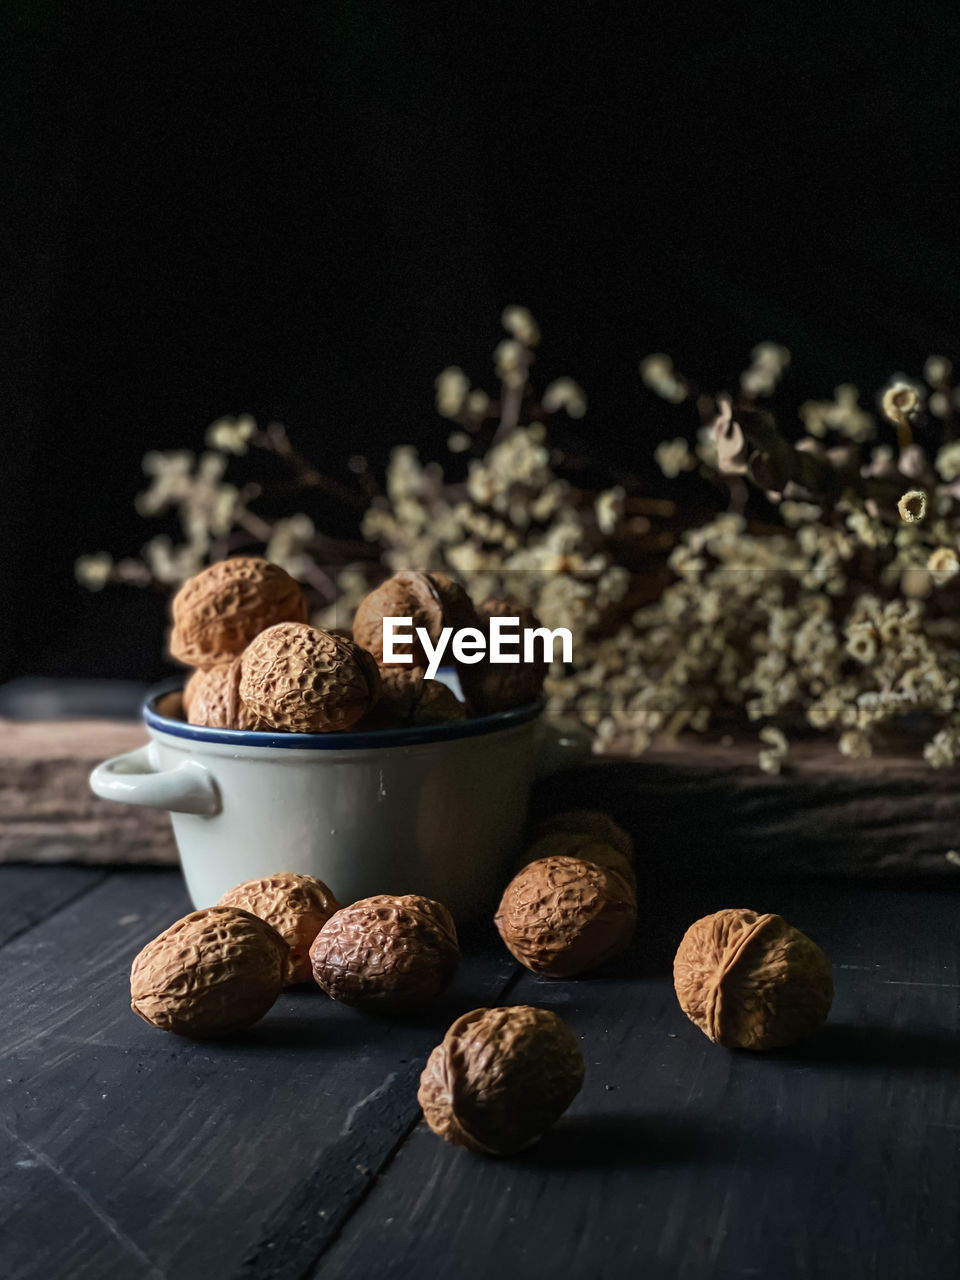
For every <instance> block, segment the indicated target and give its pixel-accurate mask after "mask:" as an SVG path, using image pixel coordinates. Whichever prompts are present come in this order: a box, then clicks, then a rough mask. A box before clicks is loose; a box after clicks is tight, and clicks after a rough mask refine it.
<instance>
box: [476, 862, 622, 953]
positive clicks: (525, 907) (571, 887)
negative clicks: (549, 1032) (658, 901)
mask: <svg viewBox="0 0 960 1280" xmlns="http://www.w3.org/2000/svg"><path fill="white" fill-rule="evenodd" d="M636 921H637V903H636V898H635V897H634V894H633V890H632V889H631V887H630V885H629V884H628V883H627V882H626V881H625V880H624V878H623V876H622V875H619V874H618V873H617V872H616V871H611V870H608V869H607V868H605V867H600V866H597V865H596V864H595V863H592V862H584V861H583V860H582V859H580V858H568V857H547V858H540V859H539V860H538V861H536V862H531V863H530V864H529V865H528V866H526V867H524V868H523V870H522V871H519V872H518V873H517V874H516V875H515V876H514V878H513V879H512V880H511V881H510V883H509V884H508V885H507V888H506V890H505V892H504V895H503V898H502V899H501V901H500V906H499V907H498V909H497V914H496V916H495V917H494V923H495V924H496V926H497V930H498V931H499V933H500V937H501V938H502V939H503V942H504V945H505V946H506V948H507V950H508V951H509V952H510V953H511V954H512V955H513V956H514V957H515V958H516V959H517V960H519V961H520V963H521V964H522V965H525V966H526V968H528V969H530V970H531V971H532V972H533V973H542V974H545V975H546V976H547V977H550V978H573V977H576V976H577V974H580V973H586V972H587V971H588V970H589V969H595V968H597V966H598V965H601V964H603V963H604V962H605V961H607V960H609V959H610V958H611V956H614V955H616V954H617V953H618V952H620V951H622V950H623V949H624V948H625V947H626V946H627V945H628V944H629V942H630V937H631V935H632V934H633V930H634V926H635V924H636Z"/></svg>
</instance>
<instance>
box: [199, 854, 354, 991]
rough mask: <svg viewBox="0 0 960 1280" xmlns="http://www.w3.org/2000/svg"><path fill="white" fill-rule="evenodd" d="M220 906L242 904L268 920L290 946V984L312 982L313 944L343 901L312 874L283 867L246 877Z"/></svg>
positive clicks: (224, 896) (288, 982)
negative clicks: (284, 869) (300, 872)
mask: <svg viewBox="0 0 960 1280" xmlns="http://www.w3.org/2000/svg"><path fill="white" fill-rule="evenodd" d="M217 906H218V907H239V908H240V909H241V910H242V911H250V912H252V914H253V915H255V916H259V917H260V919H261V920H266V922H267V924H268V925H270V926H271V928H273V929H276V931H277V933H279V935H280V937H281V938H283V940H284V941H285V942H286V944H287V946H288V947H289V950H290V954H289V966H288V970H287V985H288V986H289V985H290V984H292V983H295V982H309V981H310V978H311V977H312V974H311V970H310V944H311V943H312V942H313V940H314V938H315V937H316V936H317V934H318V933H319V932H320V930H321V929H322V928H323V926H324V925H325V924H326V923H327V921H328V920H329V919H330V917H331V916H332V915H333V913H334V912H335V911H338V910H339V909H340V904H339V903H338V902H337V900H336V898H335V897H334V896H333V894H332V893H331V892H330V890H329V889H328V888H327V886H326V885H325V884H324V883H323V881H322V880H315V879H314V877H313V876H301V875H297V874H296V873H295V872H293V871H280V872H278V873H277V874H276V875H273V876H265V877H263V879H260V880H245V881H244V883H243V884H238V885H236V887H235V888H233V889H228V890H227V892H226V893H225V894H224V895H223V897H222V898H221V899H220V901H219V902H218V903H217Z"/></svg>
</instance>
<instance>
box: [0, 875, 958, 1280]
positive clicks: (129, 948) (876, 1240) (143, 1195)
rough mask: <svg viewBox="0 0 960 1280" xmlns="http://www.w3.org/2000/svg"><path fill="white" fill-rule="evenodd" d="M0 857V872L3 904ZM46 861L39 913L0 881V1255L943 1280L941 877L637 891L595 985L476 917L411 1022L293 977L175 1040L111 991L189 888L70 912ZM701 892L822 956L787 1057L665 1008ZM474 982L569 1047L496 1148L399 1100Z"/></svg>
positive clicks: (110, 1263)
mask: <svg viewBox="0 0 960 1280" xmlns="http://www.w3.org/2000/svg"><path fill="white" fill-rule="evenodd" d="M19 874H20V869H18V868H17V869H15V868H0V901H3V900H4V895H5V889H6V886H7V885H8V884H10V883H18V884H21V888H22V882H20V881H17V880H15V879H14V878H15V877H18V876H19ZM37 874H41V875H45V876H48V877H50V881H51V887H50V889H49V890H48V893H47V902H48V904H49V911H50V914H49V915H48V916H47V918H46V919H45V920H44V921H42V922H39V923H34V921H35V920H36V916H37V914H38V913H39V912H40V911H41V910H42V908H41V907H40V906H38V900H37V898H36V896H34V897H33V899H30V900H28V899H29V895H27V896H26V897H24V895H23V894H22V892H21V890H18V894H17V895H14V894H10V895H7V898H6V900H7V901H8V902H11V903H12V902H13V901H14V897H15V896H18V895H19V900H20V901H21V903H22V910H21V917H20V928H21V931H20V932H19V933H18V936H16V937H14V938H13V940H12V941H10V942H9V943H8V944H7V945H6V946H0V1007H2V1008H3V1009H4V1018H3V1020H2V1022H0V1151H2V1155H0V1274H2V1275H4V1276H6V1275H9V1276H16V1277H17V1280H34V1278H36V1280H40V1277H43V1280H48V1277H49V1276H50V1275H69V1276H70V1277H71V1280H114V1277H116V1280H140V1278H141V1277H150V1278H151V1280H192V1277H195V1276H196V1277H203V1280H210V1277H214V1276H215V1277H217V1280H221V1278H223V1280H231V1278H232V1277H237V1280H241V1278H243V1280H255V1278H257V1277H259V1278H261V1280H299V1278H300V1277H303V1276H305V1275H315V1276H320V1277H323V1278H324V1280H357V1278H358V1277H365V1276H368V1275H369V1276H372V1275H376V1276H378V1277H386V1278H387V1280H390V1278H391V1277H397V1278H398V1280H399V1277H408V1276H412V1275H418V1274H423V1273H427V1274H440V1275H447V1274H449V1275H455V1276H457V1277H458V1280H459V1277H463V1278H464V1280H473V1277H477V1278H479V1277H488V1276H490V1275H496V1274H498V1273H499V1274H501V1275H503V1276H505V1277H507V1276H513V1275H522V1276H524V1277H525V1280H526V1277H530V1278H531V1280H539V1278H540V1277H547V1276H552V1275H557V1274H565V1275H570V1276H574V1277H579V1276H584V1277H590V1278H591V1280H593V1278H594V1277H597V1278H598V1280H619V1278H620V1277H624V1278H626V1277H630V1278H631V1280H632V1278H633V1277H635V1276H637V1275H644V1276H650V1277H652V1278H653V1280H659V1278H660V1277H663V1278H664V1280H667V1278H669V1280H674V1277H677V1278H678V1280H726V1278H727V1277H729V1278H730V1280H733V1278H734V1277H743V1276H751V1275H753V1276H759V1277H765V1276H768V1275H777V1274H780V1275H786V1276H790V1277H791V1278H792V1277H797V1278H798V1280H802V1278H804V1277H810V1278H811V1280H819V1278H820V1277H822V1276H828V1275H829V1276H832V1275H843V1276H844V1277H846V1278H847V1280H861V1278H862V1280H888V1278H889V1280H902V1277H904V1276H908V1275H923V1276H924V1277H925V1280H946V1277H950V1278H951V1280H952V1278H953V1276H955V1274H956V1256H957V1249H958V1245H960V1141H958V1136H960V1087H958V1086H960V940H958V938H960V935H958V930H957V927H956V921H957V911H958V907H960V893H958V892H957V891H956V890H955V889H953V888H951V887H949V886H936V887H927V888H922V889H921V888H913V889H903V888H894V887H892V886H879V885H870V886H864V885H851V884H846V885H845V884H837V883H834V884H829V885H826V884H813V883H810V882H806V883H781V884H777V885H772V884H770V883H769V882H767V883H763V884H746V883H744V884H741V885H739V886H738V887H737V889H736V891H735V893H734V894H733V895H731V893H730V890H729V886H727V887H724V886H723V885H708V884H705V883H702V882H701V883H698V884H694V885H690V886H687V887H686V888H684V889H677V888H672V889H669V890H659V891H655V890H648V894H647V898H646V900H645V903H644V911H643V913H642V918H643V926H642V929H641V932H640V934H639V935H638V939H637V944H636V946H635V947H634V949H633V950H632V952H631V953H630V954H629V955H628V956H626V957H625V958H623V959H622V960H621V961H619V962H617V963H616V964H615V965H614V966H613V967H612V968H611V969H610V970H609V971H607V972H606V973H604V974H603V975H602V976H599V977H595V978H592V979H583V980H580V981H578V982H549V981H546V980H542V979H535V978H533V977H532V976H530V975H528V974H525V973H523V971H521V970H519V969H517V968H516V967H515V966H514V965H513V964H512V963H511V962H510V961H509V960H508V958H507V957H506V956H505V953H504V952H503V950H502V949H501V948H500V947H499V945H498V944H497V943H496V941H495V939H494V938H493V935H492V933H491V932H490V931H489V930H487V931H482V930H481V931H478V932H477V933H475V934H474V935H471V936H469V937H467V938H465V939H464V953H465V964H464V969H463V972H462V974H461V976H460V979H459V980H458V984H457V988H456V990H455V992H454V993H453V994H452V995H451V997H450V998H449V999H447V1000H445V1001H444V1004H443V1007H442V1008H440V1009H437V1010H435V1011H434V1012H433V1013H432V1014H431V1015H430V1016H429V1017H423V1018H419V1019H414V1020H398V1021H389V1020H381V1019H367V1018H364V1017H362V1016H360V1015H357V1014H353V1013H351V1012H350V1011H348V1010H345V1009H342V1008H340V1007H338V1006H335V1005H333V1004H332V1003H331V1002H329V1001H327V1000H325V999H324V998H323V997H322V996H320V995H319V993H315V992H312V991H305V992H291V993H289V994H287V995H284V996H283V997H281V1000H280V1002H278V1004H277V1006H276V1007H275V1008H274V1010H273V1011H271V1013H270V1014H269V1015H268V1017H267V1019H265V1021H264V1022H263V1023H262V1024H260V1026H259V1027H258V1028H255V1029H254V1030H253V1031H251V1032H249V1033H247V1034H246V1035H245V1036H240V1037H236V1038H234V1039H233V1040H231V1041H229V1042H224V1043H220V1044H215V1045H214V1044H211V1045H195V1044H191V1043H189V1042H185V1041H180V1040H177V1039H176V1038H174V1037H170V1036H164V1035H162V1034H161V1033H159V1032H156V1031H154V1030H152V1029H151V1028H149V1027H147V1026H146V1025H144V1024H143V1023H141V1022H140V1021H139V1020H138V1019H136V1018H135V1017H134V1015H133V1014H131V1013H130V1012H129V1009H128V1005H127V969H128V965H129V961H130V958H131V956H132V955H133V954H134V952H135V951H136V950H137V949H138V948H139V946H140V945H141V944H142V943H143V942H144V941H145V940H147V939H148V938H149V937H150V936H152V935H153V934H154V933H155V932H157V931H158V930H159V929H160V928H161V927H163V926H164V925H166V924H167V923H168V922H169V921H170V920H171V918H173V917H174V916H176V915H177V914H179V913H180V912H182V911H184V910H186V908H187V905H188V904H187V901H186V897H185V894H184V891H183V888H182V885H181V883H180V880H179V877H178V876H177V875H176V874H175V873H173V872H169V871H159V870H155V871H150V870H142V871H133V870H131V871H121V872H114V873H111V874H110V875H109V876H107V877H105V878H104V879H103V880H102V882H101V883H99V884H98V885H96V886H95V887H93V888H91V889H89V890H88V891H87V892H85V893H83V896H76V897H74V898H73V900H72V901H70V900H69V899H70V895H71V894H77V893H81V892H82V889H81V887H80V885H79V882H78V881H76V880H75V879H63V877H64V876H67V875H71V874H72V869H63V868H45V869H42V870H38V871H37ZM81 874H90V875H96V874H99V873H97V872H82V873H81ZM722 905H750V906H753V907H756V908H758V909H760V910H764V909H773V910H780V911H782V912H783V913H784V914H785V915H787V917H788V918H789V919H791V920H793V921H795V922H796V923H797V924H798V925H799V926H801V927H803V928H805V929H807V930H808V931H809V932H810V933H811V934H812V935H813V936H814V937H816V938H817V939H818V940H819V941H820V942H822V943H823V945H824V946H825V947H826V948H827V949H828V950H829V951H830V952H831V954H832V957H833V960H834V966H835V978H836V989H837V992H836V1000H835V1004H834V1010H833V1013H832V1017H831V1022H830V1024H829V1025H828V1027H827V1029H826V1030H825V1031H824V1032H823V1033H822V1034H821V1036H820V1037H819V1038H817V1039H816V1040H814V1041H812V1042H811V1043H810V1044H809V1045H808V1046H806V1047H805V1048H801V1049H798V1050H795V1051H792V1052H782V1053H777V1054H771V1055H750V1054H736V1053H734V1054H731V1053H728V1052H726V1051H725V1050H722V1049H718V1048H716V1047H715V1046H712V1045H710V1044H709V1043H708V1042H707V1041H706V1040H705V1039H704V1038H703V1037H702V1036H701V1035H700V1033H699V1032H697V1031H696V1030H695V1029H694V1028H693V1027H692V1026H691V1025H690V1024H689V1023H688V1022H687V1021H686V1019H685V1018H684V1017H683V1015H682V1014H681V1013H680V1011H679V1009H678V1007H677V1005H676V1002H675V999H674V997H673V995H672V991H671V986H670V977H669V973H670V962H671V958H672V954H673V950H674V948H675V946H676V942H677V939H678V938H679V936H680V935H681V934H682V931H683V929H684V928H685V926H686V925H687V924H688V923H689V922H690V920H691V919H693V918H694V917H695V916H697V915H699V914H703V913H704V912H706V911H710V910H714V909H716V908H717V907H719V906H722ZM15 914H16V912H15V910H13V909H12V910H11V913H10V916H9V918H10V919H11V920H12V919H13V918H14V916H15ZM14 931H15V932H16V930H14ZM483 1003H536V1004H541V1005H545V1006H547V1007H550V1008H554V1009H556V1010H557V1011H558V1012H560V1013H561V1014H562V1016H563V1017H565V1018H567V1019H568V1021H569V1022H570V1024H571V1025H572V1026H573V1027H574V1029H575V1031H576V1032H577V1033H578V1034H579V1035H580V1037H581V1038H582V1041H583V1045H584V1054H585V1057H586V1060H587V1082H586V1084H585V1087H584V1090H583V1092H582V1093H581V1095H580V1097H579V1098H578V1099H577V1101H576V1103H575V1104H574V1106H573V1107H572V1108H571V1111H570V1112H569V1113H568V1115H567V1117H565V1118H564V1119H563V1121H561V1123H560V1125H559V1126H558V1127H557V1128H556V1130H554V1132H553V1133H552V1134H551V1135H550V1136H549V1137H548V1138H547V1139H546V1140H545V1142H544V1143H543V1144H542V1145H541V1146H540V1147H539V1148H535V1149H533V1150H531V1151H530V1152H528V1153H526V1154H524V1155H523V1156H521V1157H519V1158H517V1159H515V1160H511V1161H493V1160H483V1159H477V1158H474V1157H471V1156H470V1155H469V1154H468V1153H466V1152H463V1151H459V1150H456V1149H453V1148H450V1147H447V1146H446V1145H445V1144H443V1143H441V1142H440V1141H439V1140H438V1139H436V1138H435V1137H434V1136H433V1135H432V1134H430V1133H429V1132H428V1131H427V1130H426V1129H425V1127H424V1126H423V1124H422V1122H421V1121H419V1113H418V1110H417V1106H416V1100H415V1092H416V1084H417V1078H418V1076H419V1072H420V1069H421V1067H422V1064H423V1061H424V1059H425V1057H426V1054H427V1052H428V1050H429V1048H430V1047H431V1046H432V1045H433V1043H435V1041H436V1040H437V1039H438V1038H439V1035H440V1033H441V1031H442V1029H443V1028H444V1026H445V1025H446V1024H447V1022H448V1021H449V1020H450V1019H451V1018H452V1017H453V1016H454V1015H455V1014H456V1013H458V1012H460V1011H462V1010H463V1009H466V1008H469V1007H472V1006H474V1005H476V1004H483Z"/></svg>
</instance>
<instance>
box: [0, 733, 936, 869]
mask: <svg viewBox="0 0 960 1280" xmlns="http://www.w3.org/2000/svg"><path fill="white" fill-rule="evenodd" d="M144 739H145V734H144V731H143V729H142V727H140V726H139V725H135V724H126V723H123V722H117V721H70V720H66V721H60V722H48V723H32V724H21V723H13V722H10V721H0V862H15V861H27V862H86V863H102V864H118V863H121V864H122V863H141V864H151V863H154V864H171V863H175V862H176V860H177V854H176V847H175V845H174V841H173V836H172V833H171V829H170V820H169V817H168V815H167V814H166V813H163V812H160V811H159V810H153V809H146V808H134V807H132V806H129V807H128V806H126V805H121V804H114V803H111V802H110V801H106V800H100V799H98V798H97V797H96V796H94V795H93V794H92V793H91V791H90V788H89V786H88V785H87V775H88V774H89V772H90V769H91V768H92V767H93V766H94V765H95V764H96V763H97V762H98V761H99V760H102V759H104V758H106V757H107V756H110V755H116V754H118V753H119V752H121V751H127V750H130V749H131V748H132V747H135V746H138V745H140V744H141V743H142V742H143V741H144ZM790 761H791V763H790V766H789V767H788V769H786V770H785V772H784V773H783V774H782V775H781V776H779V777H769V776H768V775H766V774H763V773H761V772H760V770H759V769H758V768H757V762H756V746H755V744H753V743H739V742H738V743H736V744H733V745H732V746H726V747H724V746H720V745H718V744H717V743H713V742H708V741H704V740H702V739H700V738H696V737H688V738H682V739H680V740H679V741H677V742H676V743H673V744H666V745H662V746H658V747H657V748H656V749H654V750H652V751H650V752H648V753H647V754H646V755H644V756H641V757H639V758H623V757H598V758H597V759H596V761H595V762H593V763H591V764H589V765H587V766H586V767H583V768H580V769H575V770H572V771H570V772H569V773H565V774H561V775H557V776H556V777H555V778H553V779H552V780H550V781H549V782H547V783H545V784H543V785H542V786H541V788H540V789H539V791H538V794H537V796H536V799H535V807H536V809H537V810H538V811H541V812H544V811H550V810H556V809H558V808H562V807H568V806H569V805H571V804H586V805H590V806H591V807H599V808H605V809H608V810H609V811H610V812H611V813H613V814H614V816H616V817H617V818H618V819H619V820H620V821H621V822H622V823H623V825H624V826H626V827H627V828H628V830H630V831H631V832H632V833H633V834H634V836H635V838H636V840H637V844H638V847H639V849H640V852H641V858H642V861H643V862H644V863H645V864H646V865H647V867H648V868H649V871H650V875H651V876H653V877H655V878H656V879H669V878H672V877H677V878H681V879H683V880H684V881H687V880H689V879H691V878H693V877H699V876H706V877H708V878H714V877H717V876H719V875H726V876H764V877H766V876H782V877H793V876H797V875H812V876H824V875H829V876H853V877H858V878H863V877H881V878H882V877H888V876H904V875H910V876H931V877H944V878H947V879H949V878H954V879H957V880H960V853H957V850H958V849H960V772H958V771H957V770H941V771H938V770H934V769H931V768H930V767H929V766H928V765H926V764H925V763H924V762H923V760H922V759H919V758H918V755H917V754H916V753H913V754H911V755H910V756H899V755H883V756H878V757H876V758H874V759H871V760H865V761H864V760H848V759H845V758H844V757H843V756H841V755H840V754H839V753H838V752H837V750H836V748H835V747H834V746H833V744H831V743H829V742H825V741H813V742H801V743H799V744H796V745H795V746H794V747H793V748H792V750H791V756H790ZM951 851H953V853H952V854H951ZM948 855H951V856H954V857H955V859H956V860H954V861H951V860H950V857H948Z"/></svg>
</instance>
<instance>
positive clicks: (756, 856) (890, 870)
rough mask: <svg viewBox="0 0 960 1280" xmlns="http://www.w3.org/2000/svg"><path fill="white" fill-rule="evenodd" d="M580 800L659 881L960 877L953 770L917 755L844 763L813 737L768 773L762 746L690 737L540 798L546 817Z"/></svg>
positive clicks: (959, 804) (568, 780)
mask: <svg viewBox="0 0 960 1280" xmlns="http://www.w3.org/2000/svg"><path fill="white" fill-rule="evenodd" d="M918 750H919V748H918ZM575 804H576V805H588V806H589V807H591V808H606V809H608V810H609V811H610V812H611V813H612V814H613V815H614V816H615V817H616V818H617V820H618V821H619V822H620V823H621V824H622V825H623V826H625V827H626V828H627V830H629V831H630V832H632V833H633V835H634V838H635V840H636V842H637V848H638V852H639V854H640V858H641V860H642V862H643V863H644V864H645V865H646V867H647V868H648V870H649V872H650V874H651V875H653V876H655V877H656V878H657V879H659V880H664V881H666V880H673V881H678V880H679V881H684V882H687V881H689V880H690V879H692V878H699V879H717V878H719V877H722V876H733V877H754V878H757V879H759V878H764V879H768V878H781V879H793V878H796V877H797V876H813V877H821V876H835V877H851V878H855V879H884V878H898V877H900V878H902V877H903V876H906V875H910V876H921V875H922V876H929V877H931V878H934V879H945V880H955V881H957V882H958V883H960V852H958V850H960V787H958V786H957V774H956V771H955V770H953V769H931V768H930V766H929V765H928V764H926V763H925V761H924V760H923V759H921V758H919V756H918V755H911V756H902V755H889V754H887V755H878V756H876V757H875V758H873V759H870V760H849V759H847V758H846V757H844V756H842V755H840V753H839V752H838V751H837V749H836V747H835V745H834V744H833V743H830V742H825V741H822V740H820V741H807V742H801V743H797V744H795V746H793V747H792V748H791V753H790V765H789V767H788V768H787V769H785V770H784V772H783V773H782V774H781V775H780V776H778V777H771V776H769V775H768V774H764V773H761V771H760V770H759V769H758V767H757V760H756V744H755V743H742V742H738V743H734V744H732V745H729V746H723V745H721V744H720V743H717V742H709V741H703V740H700V739H696V738H690V737H688V738H681V739H680V740H678V741H677V742H675V743H673V744H664V745H661V746H659V747H657V748H656V749H654V750H651V751H650V752H648V753H647V754H645V755H643V756H640V757H639V758H636V759H632V758H631V759H623V758H615V757H610V758H601V759H600V760H599V761H598V762H597V763H596V764H592V765H590V766H588V767H586V768H582V769H577V770H573V771H571V772H570V773H564V774H559V775H556V776H555V777H553V778H551V779H549V780H548V781H547V782H546V783H543V784H541V786H540V788H539V789H538V792H537V795H536V806H537V808H538V809H539V810H541V811H543V812H550V811H551V810H557V809H560V808H564V807H569V806H571V805H575Z"/></svg>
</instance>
